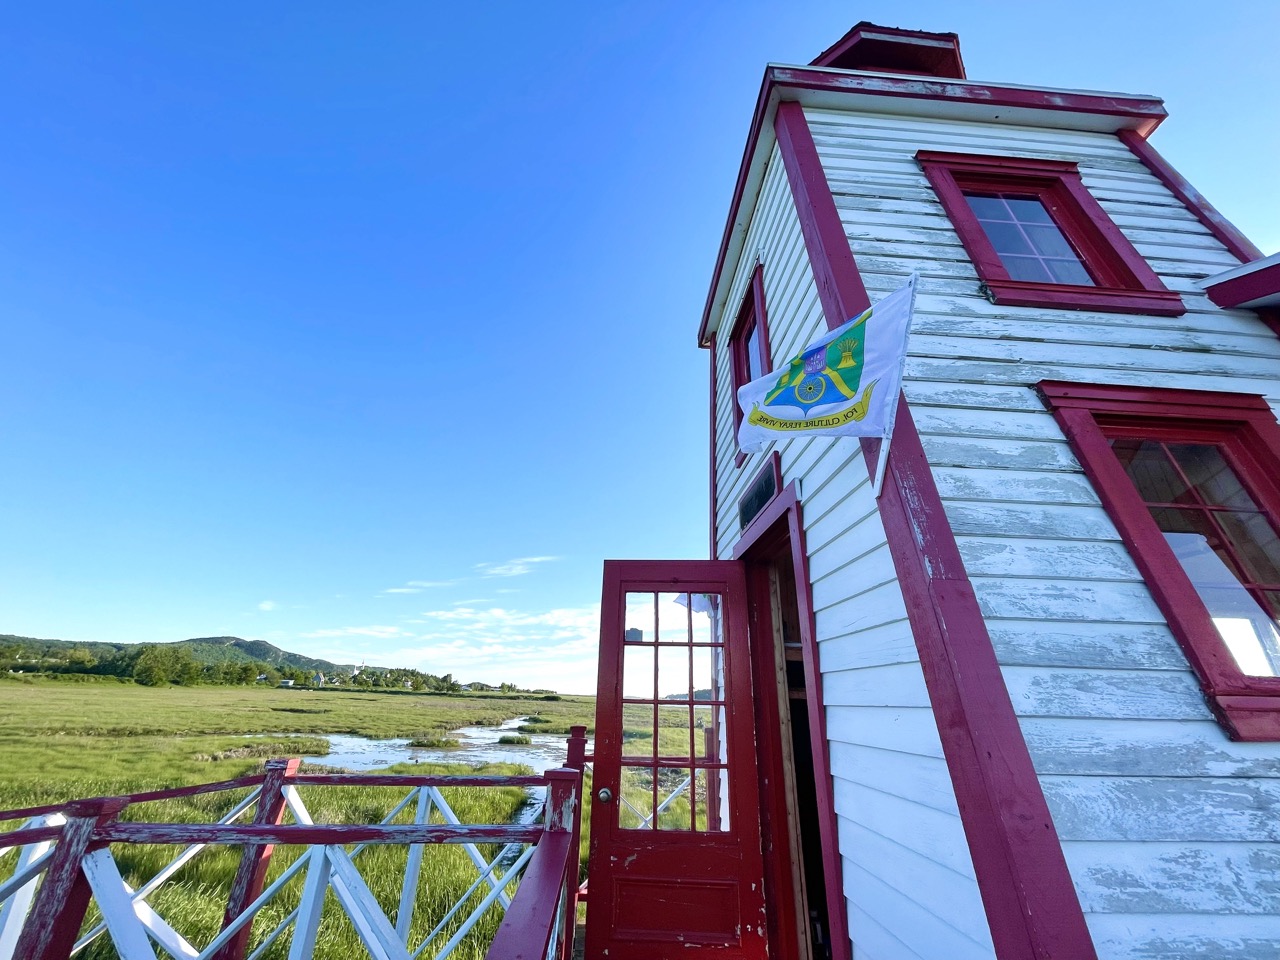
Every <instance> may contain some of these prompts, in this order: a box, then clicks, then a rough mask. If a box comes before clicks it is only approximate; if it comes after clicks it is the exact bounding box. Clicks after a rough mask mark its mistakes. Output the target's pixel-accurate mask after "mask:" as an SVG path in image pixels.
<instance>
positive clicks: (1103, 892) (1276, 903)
mask: <svg viewBox="0 0 1280 960" xmlns="http://www.w3.org/2000/svg"><path fill="white" fill-rule="evenodd" d="M1064 848H1065V850H1066V854H1067V860H1068V861H1069V862H1070V863H1071V868H1072V873H1073V874H1074V875H1075V876H1076V877H1077V878H1078V883H1079V887H1080V896H1081V899H1082V901H1083V902H1084V903H1085V905H1086V909H1089V910H1091V911H1093V912H1095V913H1135V914H1159V913H1217V914H1226V915H1231V914H1253V915H1267V914H1280V879H1278V878H1280V848H1265V849H1260V848H1259V847H1258V846H1257V845H1255V844H1251V843H1229V842H1222V843H1183V842H1176V841H1175V842H1166V843H1146V844H1142V845H1141V846H1138V847H1137V848H1136V849H1134V848H1133V847H1131V846H1127V845H1122V844H1119V843H1105V842H1094V843H1068V844H1065V845H1064ZM1190 876H1197V877H1202V878H1203V879H1204V882H1203V883H1197V884H1188V883H1186V879H1187V877H1190Z"/></svg>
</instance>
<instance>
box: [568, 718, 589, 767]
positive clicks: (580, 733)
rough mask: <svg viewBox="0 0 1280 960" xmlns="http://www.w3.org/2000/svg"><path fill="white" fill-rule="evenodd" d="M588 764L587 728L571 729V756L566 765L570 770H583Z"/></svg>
mask: <svg viewBox="0 0 1280 960" xmlns="http://www.w3.org/2000/svg"><path fill="white" fill-rule="evenodd" d="M586 763H587V728H586V727H580V726H579V727H570V728H569V756H568V758H567V759H566V760H565V763H564V765H565V766H566V767H568V768H569V769H570V770H581V769H582V768H583V767H585V766H586Z"/></svg>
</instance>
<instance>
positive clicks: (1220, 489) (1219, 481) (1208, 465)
mask: <svg viewBox="0 0 1280 960" xmlns="http://www.w3.org/2000/svg"><path fill="white" fill-rule="evenodd" d="M1169 453H1170V454H1172V455H1173V458H1174V459H1175V460H1177V461H1178V465H1179V466H1180V467H1182V470H1183V472H1184V473H1186V475H1187V479H1189V480H1190V481H1191V483H1192V484H1194V486H1195V488H1196V492H1197V493H1199V494H1200V497H1201V499H1203V500H1204V502H1205V503H1211V504H1213V505H1214V506H1219V507H1232V508H1234V509H1236V510H1257V509H1258V505H1257V504H1256V503H1255V502H1254V500H1253V497H1251V496H1249V494H1248V492H1247V491H1246V490H1245V488H1244V487H1243V486H1241V484H1240V478H1239V477H1237V476H1236V472H1235V471H1234V470H1232V469H1231V464H1229V463H1227V460H1226V457H1224V456H1223V455H1222V451H1221V450H1219V449H1218V448H1217V447H1216V446H1214V445H1213V444H1210V443H1171V444H1169Z"/></svg>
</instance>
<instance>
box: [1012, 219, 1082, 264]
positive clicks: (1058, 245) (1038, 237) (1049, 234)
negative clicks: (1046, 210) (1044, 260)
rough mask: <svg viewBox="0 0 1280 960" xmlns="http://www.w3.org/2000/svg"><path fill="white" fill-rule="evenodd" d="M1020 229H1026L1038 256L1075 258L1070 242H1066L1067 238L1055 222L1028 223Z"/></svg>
mask: <svg viewBox="0 0 1280 960" xmlns="http://www.w3.org/2000/svg"><path fill="white" fill-rule="evenodd" d="M1022 229H1023V230H1025V231H1026V234H1027V237H1028V238H1029V239H1030V240H1031V244H1032V246H1034V247H1035V250H1036V253H1038V254H1040V256H1042V257H1060V258H1062V259H1075V256H1076V252H1075V251H1074V250H1073V249H1071V244H1069V243H1067V238H1066V237H1064V236H1063V235H1062V231H1061V230H1059V229H1058V227H1057V225H1056V224H1052V223H1040V224H1035V223H1029V224H1025V225H1024V226H1023V228H1022Z"/></svg>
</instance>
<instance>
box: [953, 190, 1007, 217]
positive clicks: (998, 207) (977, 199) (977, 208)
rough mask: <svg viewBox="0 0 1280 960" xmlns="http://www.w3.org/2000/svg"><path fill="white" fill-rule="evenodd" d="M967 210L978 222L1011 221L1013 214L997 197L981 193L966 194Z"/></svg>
mask: <svg viewBox="0 0 1280 960" xmlns="http://www.w3.org/2000/svg"><path fill="white" fill-rule="evenodd" d="M964 198H965V199H966V200H968V201H969V209H971V210H972V211H973V214H974V216H976V217H977V218H978V219H979V220H1012V219H1013V214H1012V213H1011V212H1010V211H1009V208H1008V207H1007V206H1005V202H1004V201H1003V200H1001V199H1000V198H999V197H998V196H994V195H992V194H982V193H966V194H965V195H964Z"/></svg>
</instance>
